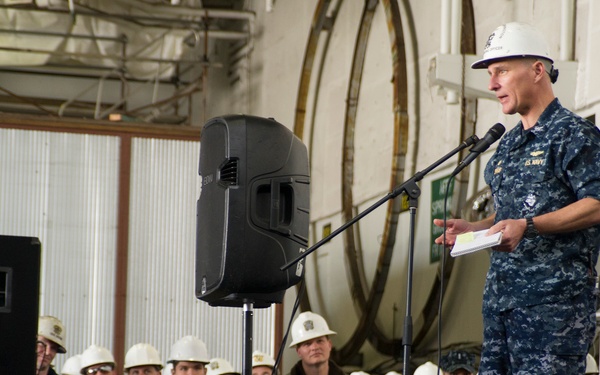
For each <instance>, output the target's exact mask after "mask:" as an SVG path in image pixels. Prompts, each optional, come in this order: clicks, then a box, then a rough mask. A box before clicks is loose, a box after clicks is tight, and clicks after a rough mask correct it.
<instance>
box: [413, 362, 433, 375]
mask: <svg viewBox="0 0 600 375" xmlns="http://www.w3.org/2000/svg"><path fill="white" fill-rule="evenodd" d="M438 373H439V370H438V366H436V365H435V364H433V362H431V361H428V362H425V363H423V364H422V365H421V366H419V367H417V369H416V370H415V372H414V373H413V375H438Z"/></svg>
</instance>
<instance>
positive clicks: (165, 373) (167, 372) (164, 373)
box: [162, 363, 173, 375]
mask: <svg viewBox="0 0 600 375" xmlns="http://www.w3.org/2000/svg"><path fill="white" fill-rule="evenodd" d="M172 369H173V364H172V363H167V364H166V366H165V367H164V368H163V369H162V375H171V370H172Z"/></svg>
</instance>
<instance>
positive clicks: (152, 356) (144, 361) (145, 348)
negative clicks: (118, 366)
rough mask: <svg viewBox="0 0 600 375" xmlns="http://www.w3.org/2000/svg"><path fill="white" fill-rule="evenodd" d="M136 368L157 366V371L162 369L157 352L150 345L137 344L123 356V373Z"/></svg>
mask: <svg viewBox="0 0 600 375" xmlns="http://www.w3.org/2000/svg"><path fill="white" fill-rule="evenodd" d="M137 366H158V368H159V370H160V369H162V368H163V366H162V361H161V360H160V355H159V354H158V350H156V349H155V348H154V347H153V346H152V345H150V344H145V343H139V344H135V345H134V346H132V347H131V348H129V350H128V351H127V354H125V366H124V367H125V371H126V372H127V370H129V369H130V368H132V367H137Z"/></svg>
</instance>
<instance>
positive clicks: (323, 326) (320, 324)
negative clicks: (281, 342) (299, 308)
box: [290, 311, 336, 347]
mask: <svg viewBox="0 0 600 375" xmlns="http://www.w3.org/2000/svg"><path fill="white" fill-rule="evenodd" d="M335 334H336V332H334V331H332V330H330V329H329V326H328V325H327V322H326V321H325V319H323V317H322V316H321V315H319V314H315V313H313V312H310V311H305V312H303V313H301V314H300V315H298V317H297V318H296V320H294V323H292V343H291V344H290V347H293V346H296V345H298V344H300V343H303V342H304V341H308V340H312V339H314V338H317V337H321V336H329V335H335Z"/></svg>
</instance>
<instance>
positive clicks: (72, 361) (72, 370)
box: [60, 354, 81, 375]
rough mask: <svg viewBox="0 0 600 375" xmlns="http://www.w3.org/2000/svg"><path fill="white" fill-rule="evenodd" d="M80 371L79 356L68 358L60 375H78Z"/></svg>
mask: <svg viewBox="0 0 600 375" xmlns="http://www.w3.org/2000/svg"><path fill="white" fill-rule="evenodd" d="M80 371H81V354H77V355H74V356H72V357H69V358H68V359H67V360H66V361H65V364H64V365H63V367H62V371H61V372H60V373H61V375H79V372H80Z"/></svg>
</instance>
